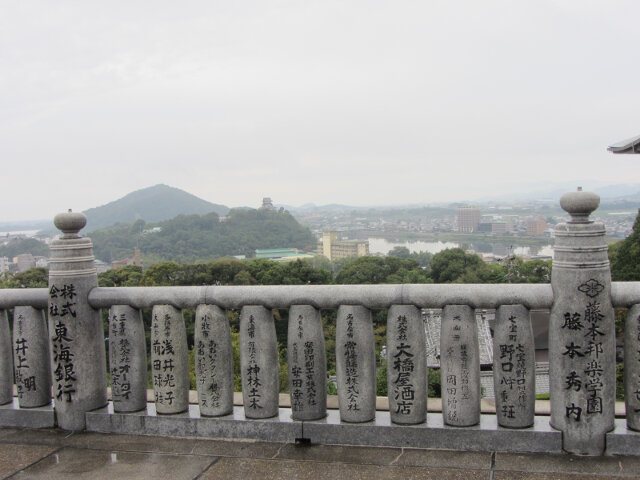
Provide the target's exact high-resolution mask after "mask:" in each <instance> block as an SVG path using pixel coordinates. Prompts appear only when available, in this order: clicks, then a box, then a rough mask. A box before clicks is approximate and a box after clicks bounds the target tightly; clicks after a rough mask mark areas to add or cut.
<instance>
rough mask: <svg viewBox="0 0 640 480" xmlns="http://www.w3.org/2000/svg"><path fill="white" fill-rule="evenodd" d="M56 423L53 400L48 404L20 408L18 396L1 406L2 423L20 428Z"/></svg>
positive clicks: (44, 426)
mask: <svg viewBox="0 0 640 480" xmlns="http://www.w3.org/2000/svg"><path fill="white" fill-rule="evenodd" d="M55 424H56V417H55V414H54V411H53V405H52V403H51V401H50V402H49V404H48V405H44V406H41V407H33V408H20V406H19V405H18V398H17V397H14V399H13V402H11V403H8V404H6V405H2V406H0V425H2V426H3V427H19V428H48V427H53V426H54V425H55Z"/></svg>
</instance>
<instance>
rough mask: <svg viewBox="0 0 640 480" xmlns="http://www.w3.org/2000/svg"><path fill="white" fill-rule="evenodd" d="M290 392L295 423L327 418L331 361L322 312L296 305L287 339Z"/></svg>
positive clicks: (291, 312)
mask: <svg viewBox="0 0 640 480" xmlns="http://www.w3.org/2000/svg"><path fill="white" fill-rule="evenodd" d="M287 343H288V348H287V355H288V360H289V361H288V364H289V365H288V366H289V391H290V392H291V394H290V396H291V407H292V412H293V413H292V415H293V419H294V420H317V419H319V418H324V417H325V416H326V415H327V357H326V349H325V344H324V332H323V331H322V317H321V316H320V311H319V310H318V309H316V308H314V307H312V306H310V305H292V306H291V309H290V310H289V330H288V337H287Z"/></svg>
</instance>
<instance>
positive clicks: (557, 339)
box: [549, 191, 616, 455]
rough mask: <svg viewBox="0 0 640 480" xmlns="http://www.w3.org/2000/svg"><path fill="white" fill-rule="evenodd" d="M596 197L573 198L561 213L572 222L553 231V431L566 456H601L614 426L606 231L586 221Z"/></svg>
mask: <svg viewBox="0 0 640 480" xmlns="http://www.w3.org/2000/svg"><path fill="white" fill-rule="evenodd" d="M599 203H600V198H599V197H598V196H597V195H596V194H595V193H588V192H582V191H577V192H571V193H567V194H565V195H563V196H562V198H561V199H560V206H561V207H562V208H563V209H564V210H565V211H567V212H568V213H570V214H571V220H570V221H569V222H567V223H562V224H558V225H557V226H556V229H555V238H556V244H555V247H554V258H553V272H552V274H551V286H552V288H553V295H554V297H553V306H552V308H551V318H550V322H549V383H550V395H551V425H552V426H553V427H554V428H557V429H558V430H561V431H562V443H563V448H564V449H565V450H566V451H568V452H571V453H579V454H591V455H599V454H602V453H603V452H604V448H605V439H606V433H607V432H609V431H610V430H612V429H613V426H614V406H615V388H616V378H615V368H616V344H615V325H614V323H615V322H614V312H613V306H612V304H611V272H610V269H609V259H608V257H607V244H606V242H605V238H604V235H605V229H604V225H602V224H601V223H594V222H593V221H590V220H589V214H590V213H591V212H593V211H594V210H595V209H596V208H597V207H598V205H599Z"/></svg>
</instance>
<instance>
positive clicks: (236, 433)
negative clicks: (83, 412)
mask: <svg viewBox="0 0 640 480" xmlns="http://www.w3.org/2000/svg"><path fill="white" fill-rule="evenodd" d="M302 429H303V425H302V422H297V421H293V420H292V419H291V410H290V409H280V411H279V412H278V416H276V417H271V418H263V419H255V418H248V417H247V416H246V415H245V413H244V409H243V408H242V407H234V409H233V413H232V414H230V415H225V416H222V417H203V416H202V415H200V411H199V408H198V406H197V405H190V406H189V409H188V410H187V411H186V412H184V413H181V414H177V415H158V414H157V411H156V409H155V406H154V405H153V404H148V406H147V409H146V410H143V411H140V412H133V413H114V412H113V406H112V404H109V405H108V406H107V407H105V408H101V409H98V410H95V411H93V412H89V413H88V414H87V430H88V431H92V432H102V433H124V434H145V435H165V436H182V437H204V438H206V437H208V438H227V439H237V438H242V439H252V440H269V441H273V442H290V443H293V442H295V440H296V439H297V438H302V436H303V435H302V431H303V430H302Z"/></svg>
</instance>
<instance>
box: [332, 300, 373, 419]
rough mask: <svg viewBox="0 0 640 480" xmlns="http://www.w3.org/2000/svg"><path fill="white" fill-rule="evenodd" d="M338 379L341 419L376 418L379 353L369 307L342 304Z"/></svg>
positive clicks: (337, 367)
mask: <svg viewBox="0 0 640 480" xmlns="http://www.w3.org/2000/svg"><path fill="white" fill-rule="evenodd" d="M336 377H337V383H338V400H339V403H340V419H341V420H342V421H344V422H354V423H358V422H368V421H371V420H373V419H374V418H375V416H376V352H375V343H374V337H373V321H372V318H371V311H370V310H369V309H368V308H365V307H362V306H355V305H341V306H340V308H338V319H337V326H336Z"/></svg>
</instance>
